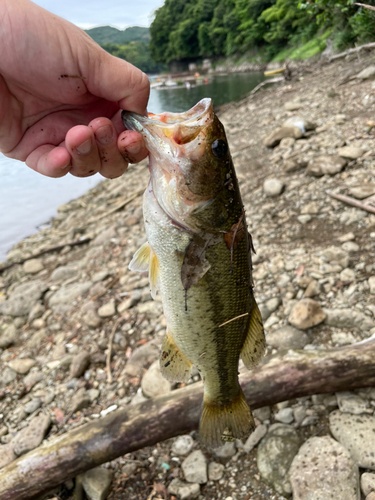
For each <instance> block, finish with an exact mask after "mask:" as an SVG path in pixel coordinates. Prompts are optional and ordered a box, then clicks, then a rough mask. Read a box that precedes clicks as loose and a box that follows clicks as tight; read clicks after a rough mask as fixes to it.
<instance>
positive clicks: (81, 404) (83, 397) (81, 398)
mask: <svg viewBox="0 0 375 500" xmlns="http://www.w3.org/2000/svg"><path fill="white" fill-rule="evenodd" d="M94 390H95V389H94ZM90 404H91V397H90V394H88V391H86V389H85V388H84V387H81V388H80V389H78V391H77V392H76V393H75V394H74V396H73V398H72V400H71V403H70V408H69V410H70V411H71V413H75V412H76V411H79V410H83V409H84V408H87V407H88V406H90Z"/></svg>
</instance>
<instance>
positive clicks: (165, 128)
mask: <svg viewBox="0 0 375 500" xmlns="http://www.w3.org/2000/svg"><path fill="white" fill-rule="evenodd" d="M121 116H122V121H123V123H124V125H125V127H126V128H127V129H130V130H134V131H137V132H139V133H140V134H142V136H143V138H144V141H145V144H146V147H147V149H148V151H149V158H150V163H149V164H150V174H151V179H150V182H151V186H152V190H153V193H154V195H155V198H156V200H157V202H158V204H159V205H160V207H161V208H162V209H163V210H164V212H165V213H167V215H168V216H169V217H170V218H171V219H172V220H173V221H174V222H177V223H178V224H179V225H181V226H184V227H186V225H187V224H188V222H187V219H188V218H189V215H190V214H191V213H192V212H193V211H194V210H195V211H197V210H200V209H201V208H202V207H203V206H205V205H206V204H207V203H211V198H212V196H211V195H210V194H209V195H208V194H202V193H198V192H196V191H194V189H192V188H194V186H193V185H192V182H191V181H190V179H191V172H192V170H194V171H196V170H197V168H198V167H197V166H198V165H199V164H200V163H201V162H202V161H204V157H205V154H206V151H207V136H208V134H209V129H210V126H211V124H212V123H213V121H214V112H213V105H212V100H211V99H209V98H205V99H202V100H201V101H199V102H198V103H197V104H196V105H195V106H194V107H192V108H191V109H190V110H188V111H185V112H183V113H169V112H166V113H161V114H158V115H157V114H153V113H149V115H148V116H147V117H146V116H141V115H138V114H135V113H130V112H128V111H123V112H122V115H121ZM198 169H199V168H198ZM191 229H192V228H191Z"/></svg>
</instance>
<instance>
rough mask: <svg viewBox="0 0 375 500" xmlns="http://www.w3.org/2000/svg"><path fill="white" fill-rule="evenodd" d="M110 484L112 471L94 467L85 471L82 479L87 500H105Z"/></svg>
mask: <svg viewBox="0 0 375 500" xmlns="http://www.w3.org/2000/svg"><path fill="white" fill-rule="evenodd" d="M111 482H112V470H111V469H104V467H95V469H91V470H88V471H86V472H85V473H84V474H83V477H82V486H83V489H84V490H85V493H86V495H87V497H88V498H89V500H104V499H105V498H107V496H108V493H109V489H110V487H111Z"/></svg>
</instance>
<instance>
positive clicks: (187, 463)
mask: <svg viewBox="0 0 375 500" xmlns="http://www.w3.org/2000/svg"><path fill="white" fill-rule="evenodd" d="M181 468H182V470H183V473H184V476H185V479H186V481H188V482H189V483H198V484H205V483H207V480H208V478H207V460H206V457H205V456H204V455H203V453H202V452H201V450H195V451H193V452H192V453H190V455H189V456H188V457H186V458H185V460H184V461H183V462H182V465H181Z"/></svg>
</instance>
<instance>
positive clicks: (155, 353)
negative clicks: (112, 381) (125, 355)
mask: <svg viewBox="0 0 375 500" xmlns="http://www.w3.org/2000/svg"><path fill="white" fill-rule="evenodd" d="M159 356H160V346H159V344H158V343H157V341H156V340H151V341H150V342H147V343H146V344H144V345H142V346H140V347H137V348H136V349H134V351H133V352H132V355H131V356H130V358H129V360H128V361H127V363H126V365H125V368H124V372H125V373H127V374H128V375H131V376H132V377H140V376H141V375H142V374H143V368H146V367H148V366H149V365H150V364H151V363H153V362H154V361H155V360H156V359H159Z"/></svg>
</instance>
